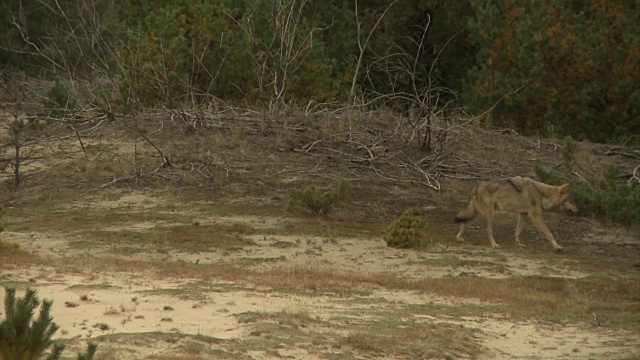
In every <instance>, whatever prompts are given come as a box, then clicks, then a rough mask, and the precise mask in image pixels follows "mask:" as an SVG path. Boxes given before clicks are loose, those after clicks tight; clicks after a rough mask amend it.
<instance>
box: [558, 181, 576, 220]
mask: <svg viewBox="0 0 640 360" xmlns="http://www.w3.org/2000/svg"><path fill="white" fill-rule="evenodd" d="M558 197H559V203H558V205H556V206H557V207H560V208H564V209H569V210H571V212H574V213H575V212H578V207H577V206H576V204H574V203H573V196H572V195H571V193H570V192H569V184H564V185H560V186H558Z"/></svg>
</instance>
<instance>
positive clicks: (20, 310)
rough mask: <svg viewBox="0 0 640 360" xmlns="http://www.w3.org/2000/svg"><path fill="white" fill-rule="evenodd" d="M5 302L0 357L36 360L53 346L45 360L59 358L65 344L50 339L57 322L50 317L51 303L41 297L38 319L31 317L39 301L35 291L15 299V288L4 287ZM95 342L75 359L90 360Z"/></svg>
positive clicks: (28, 291) (0, 325)
mask: <svg viewBox="0 0 640 360" xmlns="http://www.w3.org/2000/svg"><path fill="white" fill-rule="evenodd" d="M5 291H6V295H5V301H4V308H5V317H6V319H5V320H3V321H0V359H7V360H9V359H11V360H13V359H20V360H37V359H40V358H41V357H42V356H43V354H44V353H45V351H46V350H47V349H48V348H49V347H50V346H52V345H53V350H52V351H51V353H50V354H49V355H48V356H47V358H46V359H47V360H58V359H60V357H61V355H62V350H63V349H64V345H62V344H54V343H53V341H52V340H51V338H52V337H53V335H54V334H55V333H56V331H58V325H57V324H56V323H55V322H53V318H52V317H51V314H50V312H51V305H52V304H53V302H51V301H47V300H44V301H43V302H42V307H41V308H40V313H39V315H38V318H36V319H35V320H33V314H34V313H35V310H36V308H38V306H40V300H38V296H37V294H36V290H34V289H27V292H26V294H25V295H24V297H23V298H16V289H13V288H5ZM97 347H98V345H97V344H95V343H90V344H89V346H88V348H87V353H85V354H79V355H78V358H77V359H78V360H91V359H93V356H94V355H95V352H96V348H97Z"/></svg>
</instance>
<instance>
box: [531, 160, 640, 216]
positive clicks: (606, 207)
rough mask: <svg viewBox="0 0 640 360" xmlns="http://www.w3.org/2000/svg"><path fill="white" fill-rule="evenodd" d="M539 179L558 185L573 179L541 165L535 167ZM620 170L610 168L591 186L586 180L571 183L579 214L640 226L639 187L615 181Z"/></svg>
mask: <svg viewBox="0 0 640 360" xmlns="http://www.w3.org/2000/svg"><path fill="white" fill-rule="evenodd" d="M535 172H536V175H537V176H538V178H539V179H540V181H542V182H544V183H547V184H551V185H559V184H562V183H567V182H570V179H566V178H564V177H562V176H559V175H557V174H553V173H551V172H549V171H546V170H544V169H542V168H540V167H536V168H535ZM618 173H619V170H618V169H617V168H615V167H612V168H610V169H609V170H608V171H607V172H606V173H605V174H604V179H602V180H600V181H599V182H598V183H597V184H596V185H595V186H593V187H591V186H589V185H587V184H585V183H582V182H580V183H576V182H574V183H571V192H572V194H573V196H574V199H575V203H576V205H577V206H578V214H577V215H579V216H594V217H596V218H600V219H603V220H606V221H611V222H617V223H620V224H623V225H627V226H640V186H638V185H636V184H627V183H624V184H620V183H617V182H616V178H617V176H618Z"/></svg>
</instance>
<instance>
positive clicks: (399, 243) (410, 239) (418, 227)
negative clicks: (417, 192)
mask: <svg viewBox="0 0 640 360" xmlns="http://www.w3.org/2000/svg"><path fill="white" fill-rule="evenodd" d="M425 226H426V222H425V220H424V219H423V218H421V217H420V216H417V215H414V214H413V210H412V209H409V210H407V211H405V212H404V213H403V214H402V216H400V217H399V218H398V219H396V220H395V221H394V222H393V223H392V224H391V225H389V227H387V229H386V231H385V234H384V241H385V242H386V243H387V246H390V247H394V248H403V249H404V248H412V247H418V246H421V245H424V244H425V242H431V241H430V240H429V239H427V235H426V233H425V231H424V228H425Z"/></svg>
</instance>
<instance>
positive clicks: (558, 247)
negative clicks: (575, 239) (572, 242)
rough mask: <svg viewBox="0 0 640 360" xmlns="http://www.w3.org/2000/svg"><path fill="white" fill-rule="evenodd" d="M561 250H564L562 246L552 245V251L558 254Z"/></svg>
mask: <svg viewBox="0 0 640 360" xmlns="http://www.w3.org/2000/svg"><path fill="white" fill-rule="evenodd" d="M563 249H564V248H563V247H562V246H560V245H558V244H553V250H555V251H558V252H560V251H562V250H563Z"/></svg>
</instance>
